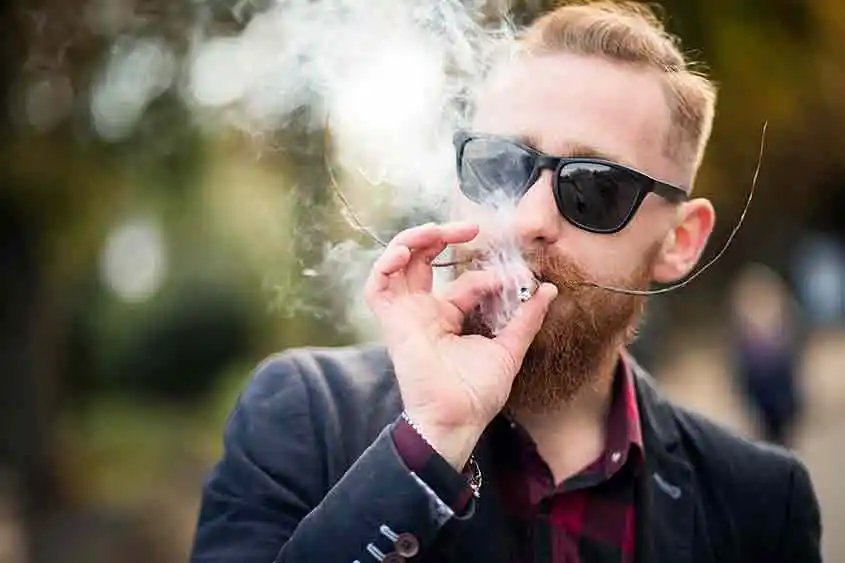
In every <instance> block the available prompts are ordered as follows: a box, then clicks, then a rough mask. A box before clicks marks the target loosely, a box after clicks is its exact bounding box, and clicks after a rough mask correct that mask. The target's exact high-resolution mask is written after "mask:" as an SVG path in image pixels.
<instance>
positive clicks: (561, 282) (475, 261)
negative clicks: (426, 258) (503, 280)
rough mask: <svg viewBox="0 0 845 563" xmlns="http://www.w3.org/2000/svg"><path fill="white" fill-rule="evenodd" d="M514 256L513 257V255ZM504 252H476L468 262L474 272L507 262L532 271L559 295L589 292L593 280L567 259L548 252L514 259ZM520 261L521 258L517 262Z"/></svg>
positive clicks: (536, 251) (524, 253)
mask: <svg viewBox="0 0 845 563" xmlns="http://www.w3.org/2000/svg"><path fill="white" fill-rule="evenodd" d="M510 253H513V251H511V252H510ZM510 253H507V252H505V251H503V250H502V249H500V248H496V247H490V248H486V249H473V250H472V251H469V252H468V254H467V256H466V258H467V260H468V261H469V262H470V268H471V269H486V268H487V267H488V266H489V265H490V264H496V263H497V262H498V263H501V262H505V264H506V270H507V269H508V268H507V265H509V264H512V267H513V268H514V269H516V268H519V267H526V268H528V269H529V270H530V271H531V273H532V274H533V275H534V277H535V278H536V280H537V281H538V282H540V283H551V284H553V285H555V286H556V287H557V288H558V290H559V291H568V292H576V291H579V290H581V291H583V290H585V289H588V287H589V286H590V285H591V284H590V281H589V277H588V276H587V274H586V273H585V272H584V270H583V269H582V268H581V267H580V266H578V264H577V263H576V262H574V261H573V260H571V259H570V258H568V257H566V256H562V255H559V254H552V253H550V252H548V251H547V250H546V249H542V248H538V249H531V250H523V251H519V252H518V253H517V256H514V257H510V256H508V254H510ZM517 257H518V258H517Z"/></svg>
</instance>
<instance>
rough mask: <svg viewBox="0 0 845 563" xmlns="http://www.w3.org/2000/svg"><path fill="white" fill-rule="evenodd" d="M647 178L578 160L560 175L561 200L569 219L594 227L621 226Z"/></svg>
mask: <svg viewBox="0 0 845 563" xmlns="http://www.w3.org/2000/svg"><path fill="white" fill-rule="evenodd" d="M643 187H644V186H643V180H642V179H640V178H639V177H637V176H636V175H634V174H632V173H630V172H628V171H626V170H624V169H622V168H615V167H612V166H608V165H606V164H599V163H591V162H574V163H570V164H566V165H564V166H563V167H562V168H561V170H560V174H559V176H558V187H557V191H558V194H557V195H558V201H559V204H560V206H561V213H563V215H565V216H566V218H567V219H569V220H570V221H572V222H573V223H575V224H576V225H579V226H581V227H583V228H586V229H589V230H592V231H614V230H617V229H619V228H620V227H621V226H622V225H623V224H624V223H625V221H626V219H627V218H628V216H629V215H630V214H631V210H632V209H633V208H634V205H635V204H636V201H637V197H638V196H639V194H640V190H641V189H642V188H643Z"/></svg>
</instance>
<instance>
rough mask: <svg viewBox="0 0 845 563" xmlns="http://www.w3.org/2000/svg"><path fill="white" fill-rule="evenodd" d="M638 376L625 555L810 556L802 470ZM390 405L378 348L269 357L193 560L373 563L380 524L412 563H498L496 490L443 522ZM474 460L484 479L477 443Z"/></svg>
mask: <svg viewBox="0 0 845 563" xmlns="http://www.w3.org/2000/svg"><path fill="white" fill-rule="evenodd" d="M632 363H633V362H632ZM634 366H635V367H634V371H635V373H636V387H637V397H638V402H639V407H640V413H641V417H642V427H643V434H644V441H645V460H646V471H645V472H644V473H643V474H642V475H643V476H642V477H641V478H640V482H639V487H638V497H637V561H639V562H642V563H645V562H649V563H756V562H765V563H787V562H789V563H816V562H818V561H820V560H821V556H820V548H819V542H820V536H821V524H820V517H819V507H818V503H817V499H816V496H815V493H814V491H813V488H812V485H811V482H810V478H809V475H808V473H807V470H806V468H805V467H804V466H803V465H802V463H801V462H800V461H798V460H797V459H796V458H795V457H794V456H793V455H792V454H790V453H788V452H786V451H784V450H782V449H778V448H774V447H769V446H765V445H759V444H755V443H752V442H749V441H746V440H744V439H741V438H739V437H737V436H734V435H732V434H731V433H730V432H728V431H727V430H725V429H723V428H720V427H719V426H717V425H715V424H713V423H711V422H708V421H707V420H705V419H704V418H702V417H701V416H698V415H696V414H693V413H691V412H688V411H686V410H683V409H681V408H678V407H677V406H674V405H672V404H670V403H668V402H667V401H666V400H665V399H664V398H662V397H661V395H660V394H659V393H658V391H657V390H656V389H655V385H654V382H653V381H652V380H651V378H650V377H649V376H648V374H646V373H645V372H644V371H643V370H642V369H641V368H639V367H638V366H636V365H635V364H634ZM401 409H402V407H401V400H400V397H399V393H398V391H397V387H396V384H395V379H394V374H393V371H392V366H391V363H390V360H389V358H388V356H387V353H386V351H385V350H384V348H382V347H381V346H376V345H368V346H360V347H350V348H340V349H299V350H292V351H289V352H285V353H283V354H280V355H278V356H275V357H273V358H270V359H269V360H267V361H266V362H265V363H264V364H262V365H261V366H260V367H259V368H258V369H257V370H256V372H255V373H254V375H253V377H252V378H251V380H250V381H249V384H248V385H247V387H246V389H245V391H244V392H243V394H242V395H241V397H240V398H239V400H238V402H237V405H236V407H235V409H234V411H233V412H232V414H231V417H230V419H229V421H228V423H227V425H226V430H225V438H224V441H225V442H224V443H225V451H224V454H223V456H222V459H221V460H220V461H219V463H218V464H217V465H216V467H215V468H214V469H213V471H212V472H211V474H210V476H209V478H208V480H207V482H206V483H205V486H204V488H203V497H202V507H201V509H200V514H199V523H198V528H197V531H196V538H195V543H194V546H193V552H192V556H191V561H192V562H193V563H202V562H215V563H274V562H276V563H334V562H337V563H354V562H355V561H359V562H360V563H369V562H373V563H375V561H376V560H377V559H376V558H375V557H374V556H373V555H372V553H371V552H369V551H368V549H367V546H368V545H370V544H371V545H372V546H375V547H377V548H378V550H379V551H380V552H381V553H389V552H390V551H391V549H392V546H391V542H390V541H389V540H388V539H387V538H386V537H384V534H383V533H381V532H380V529H382V530H383V529H384V528H382V526H383V525H384V526H388V527H389V529H390V530H392V531H394V532H395V533H408V534H411V535H412V536H413V538H414V539H415V540H416V541H417V543H418V544H419V546H420V550H419V553H418V554H417V555H416V556H413V557H409V558H408V559H407V560H408V561H413V562H415V563H416V562H425V563H429V562H437V563H441V562H442V563H471V562H478V563H506V562H508V561H509V557H510V555H509V554H510V553H511V547H512V544H511V534H510V531H509V527H508V526H507V524H506V515H505V514H504V511H503V509H502V507H501V505H500V503H499V499H498V498H497V495H496V492H495V490H494V488H493V487H490V486H489V482H488V483H485V484H484V485H482V488H481V495H480V498H478V499H476V500H474V501H472V502H473V503H474V505H473V506H472V507H471V510H470V514H469V515H468V516H462V517H460V518H459V517H457V516H455V517H452V518H450V519H448V520H446V521H445V522H444V521H443V517H442V510H439V509H438V507H437V506H435V504H434V503H432V497H431V495H430V494H429V493H428V492H426V491H425V490H424V487H422V486H421V484H420V482H419V481H418V480H417V479H416V478H415V476H414V475H413V474H411V473H410V472H409V471H408V469H407V468H406V467H405V465H404V464H403V462H402V460H401V458H400V457H399V455H398V454H397V452H396V450H395V448H394V446H393V441H392V438H391V437H390V435H389V429H390V427H391V425H392V424H393V423H395V421H396V419H397V417H398V416H399V414H400V412H401ZM475 453H476V457H477V458H478V460H479V464H480V466H481V470H482V474H483V475H490V473H491V470H490V455H489V454H490V446H489V443H487V441H486V439H485V437H484V436H482V439H481V441H480V442H479V444H478V446H477V447H476V452H475ZM441 508H442V507H441ZM397 560H399V559H397Z"/></svg>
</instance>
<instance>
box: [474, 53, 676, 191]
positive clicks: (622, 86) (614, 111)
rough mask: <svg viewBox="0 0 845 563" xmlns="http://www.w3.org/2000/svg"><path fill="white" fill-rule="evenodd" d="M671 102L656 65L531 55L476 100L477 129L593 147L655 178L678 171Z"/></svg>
mask: <svg viewBox="0 0 845 563" xmlns="http://www.w3.org/2000/svg"><path fill="white" fill-rule="evenodd" d="M669 124H670V115H669V107H668V105H667V103H666V97H665V95H664V93H663V89H662V85H661V82H660V80H659V77H658V76H657V75H656V74H655V73H654V72H653V71H649V70H646V69H641V68H638V67H634V66H631V65H622V64H619V63H615V62H612V61H608V60H606V59H603V58H599V57H589V56H581V55H572V54H565V53H564V54H555V55H548V56H541V57H527V58H522V59H519V60H517V61H514V62H512V63H510V64H508V65H507V66H504V67H502V68H500V69H499V70H498V71H497V72H496V73H495V74H494V75H493V76H492V77H491V79H490V80H489V81H488V83H487V84H486V86H485V88H484V90H483V91H482V92H481V95H480V96H479V99H478V106H477V112H476V115H475V119H474V124H473V126H474V128H475V129H476V130H478V131H483V132H485V133H494V134H503V135H510V136H519V137H524V138H526V139H530V140H531V142H532V144H533V145H534V146H535V148H537V149H539V150H541V151H543V152H546V153H550V154H556V155H560V156H565V155H567V154H569V153H571V152H572V148H573V147H589V148H591V149H593V150H595V151H596V152H598V153H600V154H604V155H607V156H608V157H610V158H612V159H613V160H616V161H619V162H621V163H624V164H628V165H630V166H634V167H637V168H639V169H641V170H643V171H644V172H647V173H651V174H654V175H655V176H657V177H662V178H666V179H669V178H670V177H673V176H674V174H672V172H671V171H670V168H671V165H670V162H669V161H668V159H667V158H666V156H665V151H664V143H665V139H666V138H667V133H668V128H669Z"/></svg>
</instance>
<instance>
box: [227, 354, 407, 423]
mask: <svg viewBox="0 0 845 563" xmlns="http://www.w3.org/2000/svg"><path fill="white" fill-rule="evenodd" d="M241 402H242V403H243V404H246V405H248V406H253V407H254V406H256V405H265V407H266V408H269V409H274V408H276V407H275V406H274V405H275V404H276V403H279V404H285V405H291V403H293V406H295V407H296V409H297V410H298V411H299V412H300V413H302V414H307V416H309V417H310V418H312V419H313V420H314V421H315V423H316V424H317V425H320V426H322V425H327V424H333V425H340V426H343V429H344V431H353V429H354V426H355V424H358V423H363V424H364V425H365V426H366V427H368V428H369V427H370V426H372V427H373V429H377V428H380V427H383V426H384V425H386V424H388V423H389V422H390V421H391V420H392V419H393V418H395V417H396V416H398V413H399V412H400V410H401V400H400V397H399V392H398V388H397V386H396V380H395V377H394V375H393V365H392V362H391V361H390V358H389V356H388V354H387V351H386V349H385V348H384V346H382V345H379V344H372V343H368V344H360V345H351V346H338V347H301V348H290V349H287V350H284V351H282V352H279V353H276V354H273V355H272V356H269V357H268V358H266V359H265V360H264V361H263V362H261V363H260V364H259V365H258V367H257V368H256V369H255V370H254V372H253V374H252V376H251V377H250V379H249V381H248V383H247V385H246V388H245V390H244V392H243V395H242V398H241ZM326 430H329V429H328V428H326Z"/></svg>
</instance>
